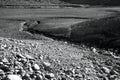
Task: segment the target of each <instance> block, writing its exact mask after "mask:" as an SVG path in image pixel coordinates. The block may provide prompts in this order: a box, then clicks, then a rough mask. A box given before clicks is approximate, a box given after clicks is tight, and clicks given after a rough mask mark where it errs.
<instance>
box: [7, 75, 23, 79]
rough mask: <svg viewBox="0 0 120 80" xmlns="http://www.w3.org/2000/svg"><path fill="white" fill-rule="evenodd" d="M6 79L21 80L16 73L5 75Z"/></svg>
mask: <svg viewBox="0 0 120 80" xmlns="http://www.w3.org/2000/svg"><path fill="white" fill-rule="evenodd" d="M6 80H22V78H21V77H20V76H18V75H14V74H11V75H8V76H7V78H6Z"/></svg>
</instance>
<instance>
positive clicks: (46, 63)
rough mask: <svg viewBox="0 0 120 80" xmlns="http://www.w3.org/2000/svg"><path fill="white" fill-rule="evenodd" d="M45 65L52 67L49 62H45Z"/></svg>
mask: <svg viewBox="0 0 120 80" xmlns="http://www.w3.org/2000/svg"><path fill="white" fill-rule="evenodd" d="M43 65H44V66H46V67H50V65H51V64H50V63H49V62H43Z"/></svg>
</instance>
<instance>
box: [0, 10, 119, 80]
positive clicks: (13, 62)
mask: <svg viewBox="0 0 120 80" xmlns="http://www.w3.org/2000/svg"><path fill="white" fill-rule="evenodd" d="M116 10H117V11H116ZM114 11H115V12H118V11H119V8H109V9H107V8H89V9H85V8H84V9H83V8H80V9H78V8H74V9H0V36H1V37H0V79H1V80H119V79H120V70H119V69H120V62H119V60H120V57H119V56H116V55H114V53H113V52H111V51H109V50H108V51H106V50H104V49H99V48H95V47H86V46H85V45H83V44H81V45H80V44H79V45H77V44H74V43H71V42H69V41H63V40H59V39H57V40H56V39H54V38H51V37H46V36H44V35H43V34H35V33H34V34H31V33H28V32H26V31H23V30H24V29H23V30H22V29H21V28H22V27H23V26H21V25H22V23H28V24H26V25H28V26H27V28H30V27H31V28H33V26H34V28H36V29H38V28H39V30H40V29H41V28H44V30H45V32H46V31H47V30H48V29H47V28H49V29H51V31H52V30H53V28H56V30H60V29H59V28H62V30H64V29H66V28H67V29H68V28H69V27H70V28H71V29H73V33H74V32H76V33H77V31H76V29H79V28H81V27H80V26H82V27H85V26H86V28H87V29H88V30H89V28H91V27H93V26H90V25H93V24H95V26H94V27H95V28H96V29H99V28H100V27H99V26H100V25H102V26H103V27H104V26H106V25H108V24H107V23H105V24H102V23H104V20H105V21H108V23H111V22H114V24H116V23H118V24H119V17H118V16H119V15H117V16H113V17H111V18H110V17H107V18H103V17H105V16H106V15H111V14H113V13H114ZM108 18H109V20H107V19H108ZM86 20H90V21H86ZM84 21H85V22H84ZM99 21H100V22H101V23H100V24H99V25H98V26H97V25H96V23H99ZM117 21H118V22H117ZM81 22H82V23H81ZM90 22H92V23H90ZM87 23H88V24H89V25H87ZM46 25H47V26H46ZM103 27H102V28H103ZM111 27H112V28H113V25H111ZM45 28H46V29H45ZM108 28H109V27H107V29H106V28H105V30H109V29H108ZM115 28H117V29H119V27H118V26H117V25H116V27H115ZM87 29H86V30H87ZM56 30H54V31H55V32H57V31H56ZM54 31H53V32H54ZM96 31H98V30H96ZM58 32H59V33H60V32H61V31H58ZM91 32H93V34H96V32H95V33H94V31H91ZM113 32H114V31H113ZM63 33H64V31H63ZM78 33H81V31H80V32H79V31H78ZM116 33H117V34H119V32H118V31H117V32H116ZM84 34H87V35H89V32H88V31H86V33H85V32H84ZM72 35H73V36H72V37H73V38H75V39H76V37H75V36H74V35H76V34H72ZM70 37H71V36H70ZM80 37H81V36H80ZM78 39H80V38H79V37H78ZM13 78H14V79H13Z"/></svg>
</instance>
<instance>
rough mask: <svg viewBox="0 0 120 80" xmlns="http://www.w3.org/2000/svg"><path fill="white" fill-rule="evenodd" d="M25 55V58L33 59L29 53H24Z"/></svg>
mask: <svg viewBox="0 0 120 80" xmlns="http://www.w3.org/2000/svg"><path fill="white" fill-rule="evenodd" d="M25 57H26V58H27V59H31V60H34V57H32V56H30V55H28V54H25Z"/></svg>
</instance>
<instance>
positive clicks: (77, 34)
mask: <svg viewBox="0 0 120 80" xmlns="http://www.w3.org/2000/svg"><path fill="white" fill-rule="evenodd" d="M119 31H120V16H119V15H115V16H111V17H106V18H102V19H95V20H92V21H86V22H83V23H80V24H76V25H73V26H72V32H71V39H72V40H73V41H77V42H85V43H90V44H92V45H97V46H99V47H109V48H111V47H112V48H119V47H120V45H119V44H118V43H119V42H120V32H119Z"/></svg>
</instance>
